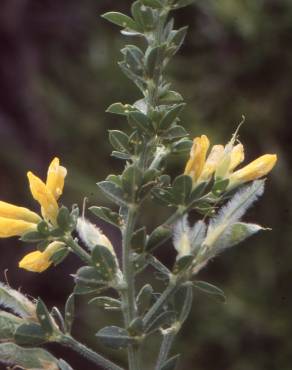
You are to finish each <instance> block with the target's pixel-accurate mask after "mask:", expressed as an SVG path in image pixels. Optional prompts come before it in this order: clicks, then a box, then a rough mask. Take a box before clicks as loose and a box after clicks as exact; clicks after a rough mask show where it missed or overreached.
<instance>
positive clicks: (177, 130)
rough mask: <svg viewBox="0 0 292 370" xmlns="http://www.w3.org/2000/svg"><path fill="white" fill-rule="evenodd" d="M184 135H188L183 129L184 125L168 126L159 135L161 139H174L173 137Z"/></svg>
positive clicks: (177, 137)
mask: <svg viewBox="0 0 292 370" xmlns="http://www.w3.org/2000/svg"><path fill="white" fill-rule="evenodd" d="M185 136H188V133H187V131H186V130H185V128H184V127H182V126H179V125H175V126H172V127H170V128H169V129H168V130H167V131H165V132H164V133H163V134H162V135H161V137H162V139H165V140H174V139H179V138H182V137H185Z"/></svg>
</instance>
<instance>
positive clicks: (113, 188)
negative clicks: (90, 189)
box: [97, 181, 127, 206]
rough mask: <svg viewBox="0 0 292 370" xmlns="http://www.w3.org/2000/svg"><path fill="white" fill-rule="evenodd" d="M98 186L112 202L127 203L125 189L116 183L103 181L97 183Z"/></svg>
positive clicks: (120, 204)
mask: <svg viewBox="0 0 292 370" xmlns="http://www.w3.org/2000/svg"><path fill="white" fill-rule="evenodd" d="M97 186H98V187H99V188H100V189H101V190H102V192H103V193H104V194H105V195H106V196H107V198H108V199H110V200H111V201H112V202H114V203H116V204H118V205H119V206H126V205H127V201H126V199H125V196H124V193H123V190H122V189H121V188H120V187H119V186H118V185H117V184H116V183H114V182H112V181H101V182H99V183H97Z"/></svg>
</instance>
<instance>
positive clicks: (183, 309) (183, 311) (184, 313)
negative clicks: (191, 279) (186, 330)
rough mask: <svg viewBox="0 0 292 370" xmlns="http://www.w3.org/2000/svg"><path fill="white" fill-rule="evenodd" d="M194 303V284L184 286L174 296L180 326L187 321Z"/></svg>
mask: <svg viewBox="0 0 292 370" xmlns="http://www.w3.org/2000/svg"><path fill="white" fill-rule="evenodd" d="M192 303H193V287H192V283H188V284H184V285H182V286H181V287H180V288H179V290H178V291H177V292H176V293H175V296H174V305H175V311H176V312H177V315H178V320H179V322H180V324H183V323H184V322H185V320H186V319H187V317H188V315H189V313H190V311H191V308H192Z"/></svg>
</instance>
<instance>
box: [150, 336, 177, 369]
mask: <svg viewBox="0 0 292 370" xmlns="http://www.w3.org/2000/svg"><path fill="white" fill-rule="evenodd" d="M175 335H176V332H174V331H171V332H169V333H166V334H164V335H163V340H162V344H161V347H160V351H159V355H158V360H157V364H156V366H155V370H160V369H161V367H162V366H163V364H164V363H165V361H166V360H167V357H168V354H169V352H170V350H171V346H172V344H173V341H174V339H175Z"/></svg>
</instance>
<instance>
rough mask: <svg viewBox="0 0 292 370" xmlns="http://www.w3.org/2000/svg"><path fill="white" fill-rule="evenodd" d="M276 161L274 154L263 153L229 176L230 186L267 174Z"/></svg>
mask: <svg viewBox="0 0 292 370" xmlns="http://www.w3.org/2000/svg"><path fill="white" fill-rule="evenodd" d="M276 162H277V155H276V154H265V155H262V156H261V157H259V158H257V159H256V160H254V161H253V162H251V163H250V164H248V165H247V166H245V167H243V168H242V169H240V170H238V171H236V172H234V173H233V174H231V176H230V186H232V185H234V184H238V183H244V182H247V181H252V180H256V179H259V178H261V177H263V176H265V175H267V174H268V173H269V172H270V171H271V170H272V169H273V167H274V166H275V164H276Z"/></svg>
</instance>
